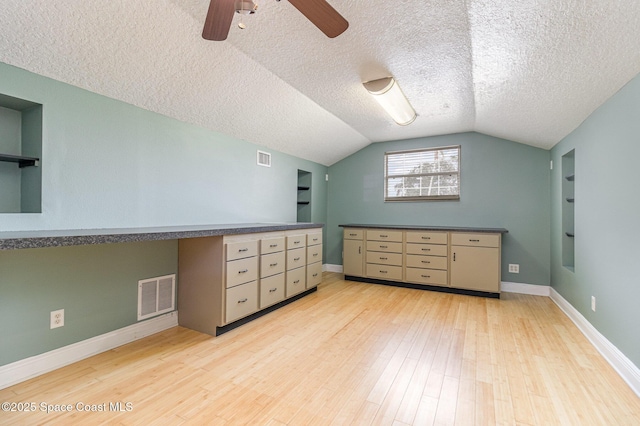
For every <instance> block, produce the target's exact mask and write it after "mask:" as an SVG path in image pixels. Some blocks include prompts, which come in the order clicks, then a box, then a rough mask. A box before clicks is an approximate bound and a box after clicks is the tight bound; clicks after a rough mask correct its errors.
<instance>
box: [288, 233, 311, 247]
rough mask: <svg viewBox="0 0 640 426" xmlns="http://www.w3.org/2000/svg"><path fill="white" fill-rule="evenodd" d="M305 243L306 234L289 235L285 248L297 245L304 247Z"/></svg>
mask: <svg viewBox="0 0 640 426" xmlns="http://www.w3.org/2000/svg"><path fill="white" fill-rule="evenodd" d="M306 245H307V234H296V235H289V236H288V237H287V250H290V249H295V248H299V247H305V246H306Z"/></svg>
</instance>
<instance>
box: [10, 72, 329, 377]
mask: <svg viewBox="0 0 640 426" xmlns="http://www.w3.org/2000/svg"><path fill="white" fill-rule="evenodd" d="M0 94H4V95H8V96H12V97H15V98H19V99H25V100H28V101H31V102H35V103H38V104H42V109H40V110H39V111H34V112H33V114H30V115H29V117H32V116H34V117H35V118H37V119H39V116H37V115H38V114H42V120H41V122H42V127H38V126H36V127H28V128H26V129H22V132H23V136H24V133H26V134H27V136H29V135H31V134H34V135H37V134H39V133H40V132H41V134H42V153H41V154H42V155H41V158H42V161H41V165H40V167H39V168H38V170H37V171H38V173H41V174H42V194H41V201H42V213H30V214H17V213H15V214H14V213H12V214H6V213H5V214H2V213H0V230H1V231H21V230H55V229H86V228H127V227H144V226H171V225H198V224H228V223H242V222H249V223H252V222H295V221H296V214H297V179H298V169H302V170H306V171H309V172H311V173H312V176H313V182H312V186H313V190H312V200H311V206H312V209H311V221H313V222H319V223H325V222H326V218H327V216H326V215H327V208H326V200H327V188H328V187H327V182H325V179H324V177H325V174H326V173H327V167H325V166H323V165H320V164H317V163H313V162H310V161H306V160H302V159H300V158H296V157H292V156H290V155H286V154H283V153H280V152H277V151H273V150H270V149H266V151H267V152H270V153H271V154H272V167H270V168H267V167H262V166H257V165H256V153H257V150H258V149H261V150H265V149H264V148H261V147H258V146H257V145H254V144H251V143H248V142H245V141H242V140H238V139H234V138H231V137H229V136H225V135H222V134H219V133H216V132H214V131H211V130H207V129H204V128H202V127H198V126H195V125H191V124H187V123H184V122H180V121H177V120H174V119H171V118H168V117H166V116H162V115H160V114H156V113H152V112H149V111H146V110H143V109H141V108H137V107H135V106H132V105H129V104H126V103H124V102H120V101H117V100H114V99H110V98H107V97H104V96H100V95H97V94H95V93H91V92H88V91H86V90H82V89H79V88H77V87H73V86H70V85H67V84H64V83H60V82H57V81H54V80H51V79H49V78H45V77H42V76H38V75H36V74H33V73H30V72H27V71H24V70H21V69H18V68H15V67H12V66H9V65H6V64H2V63H0ZM9 112H11V111H9ZM23 118H24V117H23ZM2 119H3V118H2V114H0V123H1V122H2V121H1V120H2ZM27 121H28V120H27ZM23 122H24V120H23ZM16 131H19V128H17V129H16ZM14 133H15V132H14ZM0 135H1V134H0ZM14 139H15V138H14ZM16 140H18V139H16ZM12 143H13V142H12ZM16 143H19V140H18V142H16ZM1 147H2V145H0V148H1ZM23 149H25V147H24V146H23ZM28 149H31V148H30V147H28ZM25 153H26V152H25ZM32 155H33V154H32ZM10 166H13V167H12V168H11V170H12V171H13V170H14V169H17V167H16V166H15V165H10ZM2 176H3V175H2V173H0V178H1V177H2ZM23 183H24V182H23ZM0 186H1V185H0ZM23 187H24V185H23ZM23 189H24V188H23ZM14 198H15V199H18V198H19V197H18V196H15V197H14ZM25 198H28V197H25ZM39 202H40V194H38V197H34V200H31V201H29V203H33V204H39ZM14 204H15V202H14ZM17 208H19V206H18V207H17ZM176 272H177V242H176V241H165V242H148V243H130V244H113V245H98V246H79V247H67V248H47V249H34V250H14V251H0V320H2V321H3V323H4V324H9V325H10V327H7V328H6V330H7V331H5V332H3V333H0V348H1V350H0V365H3V364H6V363H10V362H13V361H16V360H19V359H22V358H26V357H29V356H33V355H37V354H40V353H44V352H47V351H49V350H52V349H55V348H59V347H62V346H65V345H68V344H71V343H75V342H78V341H82V340H85V339H88V338H91V337H94V336H97V335H100V334H103V333H106V332H109V331H112V330H116V329H119V328H122V327H125V326H128V325H131V324H133V323H135V322H136V319H137V318H136V312H137V308H136V306H137V305H136V303H137V292H136V291H137V290H136V289H137V287H136V285H137V282H138V280H140V279H144V278H150V277H156V276H161V275H166V274H171V273H176ZM178 285H180V283H179V277H178ZM57 309H65V326H64V327H62V328H59V329H54V330H50V329H49V313H50V312H51V311H52V310H57Z"/></svg>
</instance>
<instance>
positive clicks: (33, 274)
mask: <svg viewBox="0 0 640 426" xmlns="http://www.w3.org/2000/svg"><path fill="white" fill-rule="evenodd" d="M177 270H178V243H177V241H175V240H169V241H153V242H141V243H125V244H99V245H92V246H76V247H56V248H46V249H28V250H9V251H2V252H0V271H2V275H1V276H0V322H2V324H6V325H7V326H6V327H5V329H4V331H3V332H2V333H0V348H2V350H0V365H4V364H8V363H11V362H13V361H17V360H20V359H23V358H27V357H29V356H33V355H37V354H41V353H44V352H47V351H50V350H53V349H56V348H60V347H63V346H66V345H69V344H72V343H76V342H79V341H82V340H85V339H89V338H91V337H94V336H97V335H100V334H103V333H107V332H109V331H113V330H117V329H119V328H122V327H126V326H128V325H131V324H134V323H135V322H137V309H138V308H137V298H138V280H141V279H145V278H153V277H158V276H162V275H169V274H174V273H177ZM58 309H64V314H65V324H64V327H60V328H56V329H53V330H51V329H50V328H49V320H50V318H49V313H50V312H51V311H55V310H58Z"/></svg>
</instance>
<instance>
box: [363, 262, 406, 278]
mask: <svg viewBox="0 0 640 426" xmlns="http://www.w3.org/2000/svg"><path fill="white" fill-rule="evenodd" d="M367 277H371V278H381V279H383V280H391V281H402V266H388V265H375V264H372V263H367Z"/></svg>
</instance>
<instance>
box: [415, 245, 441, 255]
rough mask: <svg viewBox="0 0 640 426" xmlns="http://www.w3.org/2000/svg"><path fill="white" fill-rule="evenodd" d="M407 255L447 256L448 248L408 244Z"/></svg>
mask: <svg viewBox="0 0 640 426" xmlns="http://www.w3.org/2000/svg"><path fill="white" fill-rule="evenodd" d="M407 254H428V255H429V256H447V246H439V245H435V244H407Z"/></svg>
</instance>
